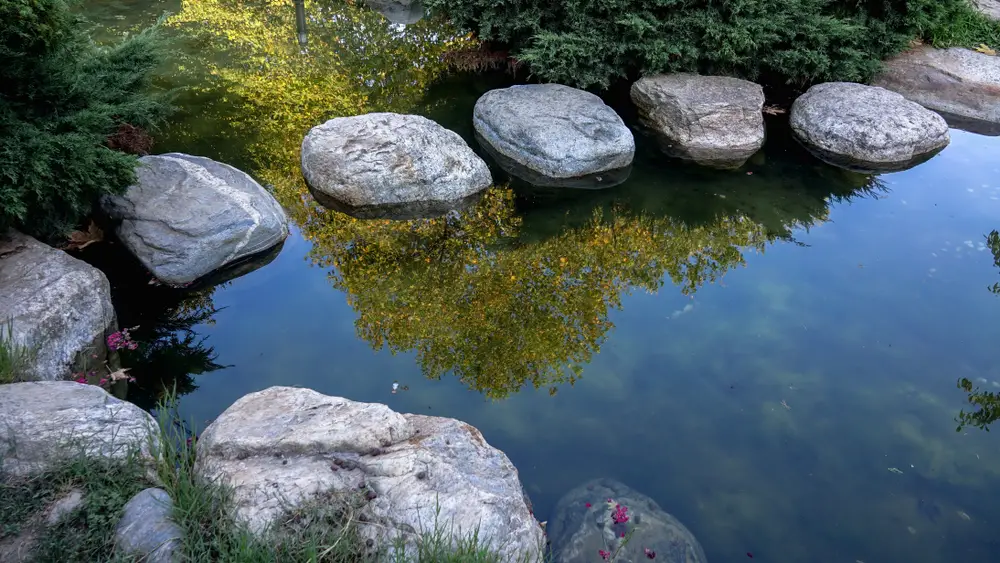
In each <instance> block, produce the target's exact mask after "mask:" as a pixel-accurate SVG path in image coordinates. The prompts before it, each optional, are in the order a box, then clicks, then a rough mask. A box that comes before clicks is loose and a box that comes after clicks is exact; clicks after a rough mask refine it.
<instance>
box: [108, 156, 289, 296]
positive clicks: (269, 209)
mask: <svg viewBox="0 0 1000 563" xmlns="http://www.w3.org/2000/svg"><path fill="white" fill-rule="evenodd" d="M136 175H137V176H138V181H137V182H136V184H135V185H133V186H131V187H130V188H129V189H128V191H127V192H126V193H125V194H124V195H121V196H107V197H105V198H103V200H102V207H103V209H104V211H105V213H107V214H108V216H109V217H110V218H111V219H113V220H115V221H118V222H119V224H118V227H117V234H118V238H119V239H121V241H122V242H123V243H124V244H125V246H126V247H127V248H128V249H129V250H130V251H131V252H132V254H134V255H135V256H136V258H138V259H139V261H140V262H142V264H143V266H145V267H146V269H147V270H149V271H150V273H152V274H153V276H155V277H156V279H158V280H160V281H161V282H163V283H165V284H168V285H175V286H176V285H185V284H189V283H191V282H194V281H195V280H197V279H199V278H201V277H202V276H205V275H207V274H209V273H211V272H214V271H216V270H218V269H220V268H222V267H224V266H229V265H231V264H236V263H238V262H240V261H241V260H243V259H246V258H249V257H252V256H255V255H256V254H259V253H261V252H264V251H266V250H269V249H271V248H273V247H274V246H277V245H278V244H280V243H281V242H283V241H284V240H285V237H287V236H288V219H287V218H286V217H285V211H284V210H283V209H282V208H281V205H279V204H278V202H277V200H275V199H274V196H272V195H271V194H270V193H269V192H268V191H267V190H266V189H264V187H263V186H261V185H260V184H258V183H257V181H256V180H254V179H253V178H251V177H250V176H249V175H247V174H246V173H244V172H242V171H240V170H237V169H236V168H233V167H232V166H229V165H228V164H223V163H221V162H216V161H214V160H211V159H208V158H203V157H200V156H191V155H187V154H182V153H169V154H161V155H155V156H144V157H142V158H140V159H139V167H138V168H137V169H136Z"/></svg>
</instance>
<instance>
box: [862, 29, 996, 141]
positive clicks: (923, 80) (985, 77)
mask: <svg viewBox="0 0 1000 563" xmlns="http://www.w3.org/2000/svg"><path fill="white" fill-rule="evenodd" d="M873 84H875V85H876V86H881V87H882V88H886V89H887V90H892V91H893V92H898V93H900V94H902V95H903V96H905V97H906V99H908V100H911V101H914V102H916V103H918V104H920V105H922V106H924V107H927V108H930V109H932V110H934V111H937V112H939V113H941V114H942V115H943V116H944V117H945V119H946V120H947V121H948V123H950V124H951V125H952V126H954V127H957V128H959V129H965V130H968V131H972V132H974V133H980V134H984V135H1000V57H994V56H990V55H986V54H984V53H977V52H976V51H971V50H969V49H960V48H957V47H956V48H952V49H934V48H933V47H920V48H917V49H913V50H911V51H907V52H905V53H902V54H900V55H898V56H896V57H894V58H892V59H890V60H889V61H888V62H886V64H885V68H884V70H883V71H882V73H881V74H879V76H877V77H876V78H875V81H874V82H873Z"/></svg>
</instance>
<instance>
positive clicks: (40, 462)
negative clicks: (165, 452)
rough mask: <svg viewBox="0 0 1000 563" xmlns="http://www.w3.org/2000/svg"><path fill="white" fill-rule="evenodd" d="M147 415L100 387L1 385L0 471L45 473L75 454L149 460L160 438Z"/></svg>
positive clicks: (57, 383)
mask: <svg viewBox="0 0 1000 563" xmlns="http://www.w3.org/2000/svg"><path fill="white" fill-rule="evenodd" d="M159 435H160V434H159V430H158V429H157V426H156V421H155V420H153V417H152V416H150V415H149V413H147V412H146V411H144V410H142V409H140V408H139V407H137V406H135V405H133V404H132V403H127V402H125V401H122V400H120V399H116V398H115V397H112V396H111V395H109V394H108V393H107V392H105V391H104V390H103V389H101V388H100V387H97V386H95V385H86V384H83V383H75V382H72V381H38V382H29V383H11V384H9V385H0V464H2V465H0V469H2V471H3V472H11V473H13V474H15V475H28V474H34V473H38V472H40V471H44V470H45V469H47V468H49V467H51V465H52V464H54V463H58V462H60V461H63V460H66V459H71V458H73V457H75V456H81V455H82V456H84V457H94V458H99V457H112V458H124V457H126V456H128V455H130V454H133V453H139V454H140V455H142V456H144V457H151V451H152V449H151V448H155V447H156V446H157V444H158V440H159Z"/></svg>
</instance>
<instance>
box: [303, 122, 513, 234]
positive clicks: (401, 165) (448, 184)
mask: <svg viewBox="0 0 1000 563" xmlns="http://www.w3.org/2000/svg"><path fill="white" fill-rule="evenodd" d="M302 175H303V176H305V179H306V183H307V184H308V186H309V189H310V190H311V191H312V193H313V195H314V196H315V197H316V200H317V201H319V202H320V203H321V204H323V205H324V206H327V207H331V206H332V207H336V206H337V204H339V205H340V206H344V207H347V208H359V209H360V210H361V211H360V213H361V214H371V215H377V214H378V213H377V210H378V209H379V208H387V207H388V208H398V207H401V206H406V205H408V204H409V205H417V204H419V205H422V206H426V207H427V208H428V209H429V210H430V211H429V212H430V213H434V212H435V211H436V210H439V209H438V208H441V209H445V210H447V208H448V207H449V205H451V204H452V203H454V202H459V201H461V200H464V199H466V198H469V197H471V196H473V195H475V194H477V193H478V192H480V191H482V190H484V189H486V188H488V187H489V186H490V185H491V184H492V183H493V178H492V176H490V171H489V168H488V167H487V166H486V163H485V162H483V161H482V159H480V158H479V157H478V156H476V153H474V152H473V151H472V149H471V148H469V145H467V144H466V143H465V141H464V140H462V137H460V136H459V135H458V133H455V132H454V131H449V130H448V129H445V128H444V127H441V126H440V125H438V124H437V123H435V122H433V121H431V120H430V119H427V118H425V117H421V116H419V115H401V114H398V113H369V114H366V115H356V116H353V117H338V118H336V119H331V120H330V121H327V122H326V123H324V124H322V125H318V126H316V127H313V128H312V129H311V130H310V131H309V134H308V135H306V138H305V140H304V141H303V142H302ZM330 200H332V201H330Z"/></svg>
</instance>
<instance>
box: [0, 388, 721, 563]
mask: <svg viewBox="0 0 1000 563" xmlns="http://www.w3.org/2000/svg"><path fill="white" fill-rule="evenodd" d="M168 410H169V407H167V406H166V405H164V406H161V409H160V420H159V421H155V420H154V419H153V418H152V417H151V416H150V415H149V414H148V413H146V412H144V411H142V410H141V409H139V408H137V407H135V406H134V405H131V404H129V403H125V402H123V401H120V400H118V399H115V398H114V397H112V396H110V395H108V394H107V393H106V392H105V391H103V390H102V389H100V388H99V387H96V386H91V385H85V384H79V383H75V382H35V383H13V384H8V385H3V386H0V428H3V429H4V431H3V434H0V452H2V454H3V455H2V458H0V459H2V462H3V465H2V466H0V488H2V491H3V493H4V495H3V496H4V498H8V499H12V500H8V501H5V502H17V500H16V499H17V498H19V495H20V496H23V495H24V494H26V493H25V491H26V490H34V493H33V494H34V495H35V496H36V497H38V498H42V499H47V500H46V501H45V502H43V503H41V504H38V503H37V502H36V503H35V505H36V506H34V509H35V510H34V512H33V513H32V514H30V515H27V516H25V515H23V514H22V515H21V516H20V522H17V521H12V522H10V523H7V522H5V527H4V529H5V530H7V529H13V530H14V531H13V532H4V535H3V536H0V553H15V552H18V557H13V558H11V559H10V560H11V561H20V560H21V558H22V557H24V558H25V560H27V559H26V558H27V557H28V555H27V554H28V553H29V552H31V551H33V550H34V549H35V547H36V546H38V545H41V546H42V547H45V546H48V545H49V543H50V541H49V540H47V539H45V538H46V537H48V534H49V533H50V532H49V531H48V530H49V529H51V528H58V527H59V526H60V525H61V524H60V522H61V521H63V520H66V519H73V518H75V519H76V520H79V519H80V514H79V512H80V511H81V510H83V511H84V512H86V510H88V509H89V505H88V504H87V503H88V502H90V501H89V500H87V499H85V498H84V497H85V495H86V494H87V493H88V492H89V490H90V488H91V487H93V486H95V480H96V481H97V482H99V481H101V480H102V479H104V477H102V476H101V472H102V471H111V472H115V471H117V472H118V473H119V478H120V479H125V480H126V481H125V482H119V483H117V484H116V486H117V487H120V488H121V490H131V491H133V492H132V493H131V495H134V497H133V498H131V500H129V498H130V497H131V495H129V496H125V497H121V498H120V501H121V502H122V503H124V501H125V500H129V502H128V503H127V504H124V505H120V506H105V507H102V508H103V510H105V511H106V512H105V513H103V514H101V515H100V517H101V518H105V519H107V518H112V517H113V516H114V515H115V514H120V515H121V519H120V520H118V521H117V524H115V526H114V529H115V532H114V534H115V542H114V543H115V544H117V545H118V548H117V549H118V553H117V556H124V557H126V558H129V557H139V558H142V557H148V558H149V559H147V560H148V561H163V562H170V561H177V560H180V558H181V557H182V552H184V551H185V550H190V549H192V546H191V541H190V540H191V538H185V536H184V534H185V533H190V530H191V529H192V528H196V527H197V525H198V523H196V522H195V523H192V522H190V521H189V520H190V518H191V516H190V514H191V512H192V511H193V512H194V513H199V512H203V511H205V510H214V511H216V512H218V511H219V507H218V506H216V507H215V508H214V509H213V508H212V507H211V503H212V501H213V498H215V497H218V498H217V499H216V500H218V499H224V501H225V503H224V506H225V510H224V511H223V512H224V514H222V515H221V516H220V518H223V519H225V520H226V521H227V522H229V526H230V527H232V528H233V530H235V531H230V530H226V529H223V530H221V531H220V532H219V533H235V534H238V535H246V536H247V537H249V538H255V539H253V540H252V541H264V540H266V541H270V542H277V543H278V544H282V542H287V541H288V537H287V534H288V533H289V531H288V530H287V529H285V528H286V527H287V525H288V522H290V521H295V522H302V521H303V520H305V521H308V520H310V519H313V518H318V521H319V523H320V524H321V525H323V526H327V527H329V529H328V530H327V531H326V532H316V531H315V530H313V532H310V533H320V535H321V536H322V535H324V534H325V535H326V536H332V537H338V538H341V539H343V537H344V535H343V534H347V533H350V534H351V542H353V547H351V549H353V550H355V551H358V553H355V554H354V555H353V556H352V557H349V558H347V559H343V558H338V557H329V558H323V557H321V558H320V559H319V560H321V561H334V560H337V561H367V560H379V561H382V560H392V561H410V560H420V561H473V560H475V561H480V560H481V561H497V562H500V561H519V562H525V563H535V562H540V561H542V559H543V557H544V554H545V553H547V552H548V551H549V550H550V547H549V546H547V540H546V537H545V533H544V529H545V523H540V522H538V521H537V520H536V519H535V518H534V515H533V512H532V509H531V502H530V500H529V499H528V497H527V494H526V493H525V492H524V489H523V487H522V485H521V483H520V481H519V479H518V472H517V469H516V468H514V466H513V464H511V462H510V460H509V459H507V457H506V456H505V455H504V454H503V452H501V451H499V450H497V449H496V448H493V447H492V446H490V445H489V444H488V443H487V442H486V441H485V439H484V437H483V436H482V434H480V433H479V431H478V430H477V429H475V428H474V427H472V426H470V425H468V424H466V423H463V422H461V421H457V420H453V419H446V418H440V417H430V416H420V415H401V414H398V413H396V412H394V411H392V410H390V409H389V408H388V407H386V406H385V405H381V404H372V403H358V402H354V401H350V400H347V399H342V398H339V397H329V396H325V395H321V394H319V393H316V392H315V391H311V390H308V389H297V388H291V387H271V388H269V389H265V390H263V391H260V392H257V393H252V394H250V395H247V396H246V397H243V398H242V399H240V400H239V401H237V402H236V403H235V404H234V405H232V406H231V407H230V408H229V409H228V410H227V411H226V412H224V413H223V414H222V415H221V416H220V417H219V418H218V419H216V420H215V421H213V422H212V424H210V425H209V426H208V427H207V428H206V429H205V431H204V433H202V434H201V435H200V436H196V435H192V436H189V437H187V438H186V439H185V438H184V434H183V433H179V432H177V431H176V430H175V429H174V428H171V426H172V424H173V423H177V422H179V421H177V420H169V419H167V418H165V417H164V414H165V413H166V412H168ZM157 423H159V426H158V425H157ZM89 465H93V466H94V469H93V470H92V473H91V472H90V470H88V469H86V468H87V467H88V466H89ZM57 476H61V477H59V478H58V479H57V478H56V477H57ZM39 479H41V480H55V481H56V482H55V483H53V484H51V487H52V489H51V490H45V491H44V492H43V493H39V490H38V488H39V487H42V489H44V488H45V487H46V486H49V485H46V484H45V483H39V482H38V481H39ZM33 481H34V483H33V484H32V482H33ZM60 481H66V482H60ZM588 487H590V488H593V485H592V484H591V485H585V486H583V487H581V490H586V489H587V488H588ZM620 488H621V489H622V490H623V491H625V490H629V489H627V487H624V486H621V487H620ZM164 489H165V490H164ZM192 489H193V490H195V491H197V492H198V495H195V497H196V498H195V499H194V500H192V498H191V496H192ZM140 490H141V492H139V491H140ZM622 494H623V496H622V500H621V501H620V502H619V503H617V508H616V510H617V511H618V513H619V517H617V518H616V519H615V522H614V525H615V526H614V528H615V537H611V538H603V536H599V537H589V536H588V535H587V532H586V530H588V529H589V528H590V526H583V536H585V537H586V538H587V539H586V540H583V539H581V537H582V536H580V533H578V532H576V531H575V528H574V527H573V526H569V527H567V525H566V524H565V522H564V523H563V524H561V527H560V530H561V532H560V533H562V534H567V535H568V536H567V539H566V542H567V545H566V546H561V545H552V546H551V551H552V552H554V553H555V554H556V559H555V560H556V561H559V562H562V563H575V562H578V561H579V562H583V561H589V560H592V559H593V557H594V556H595V555H597V551H598V550H599V549H602V550H603V549H607V550H609V551H617V550H618V549H620V548H621V547H618V548H616V546H617V545H618V544H620V543H623V542H624V538H626V537H628V538H630V537H631V535H632V534H636V533H639V534H640V536H639V537H640V538H641V543H642V547H641V549H643V550H649V551H658V552H660V553H662V554H663V555H664V556H665V557H661V560H665V561H668V562H670V563H674V562H677V563H680V562H685V563H686V562H690V561H696V562H699V563H704V561H705V558H704V554H703V553H702V551H701V547H700V545H698V542H697V540H696V539H694V536H693V535H692V534H691V533H690V532H688V531H687V529H686V528H684V527H683V525H681V524H679V523H677V522H676V520H674V519H673V517H671V516H669V515H667V514H666V513H664V512H662V510H661V509H660V508H659V507H658V506H657V505H656V504H655V503H654V502H653V501H652V500H650V499H648V498H646V497H642V495H638V493H634V492H631V493H629V495H625V493H622ZM595 495H596V496H599V497H601V498H600V499H598V498H596V497H595ZM637 495H638V496H637ZM626 496H627V497H628V500H626V498H625V497H626ZM171 497H173V500H171ZM577 497H581V492H580V491H572V492H570V494H569V496H568V497H567V499H570V498H571V499H572V500H567V503H568V504H569V505H571V508H568V511H569V513H571V514H572V515H570V514H567V515H564V516H561V517H560V518H561V521H562V520H566V521H569V520H571V519H577V518H579V515H582V514H589V515H590V516H588V518H593V517H594V514H593V513H594V511H595V510H597V509H593V510H592V509H591V506H592V503H591V502H590V501H579V502H578V498H577ZM583 497H588V495H587V494H586V492H584V493H582V497H581V498H583ZM589 497H593V498H591V500H592V501H593V504H597V505H599V506H603V504H602V503H603V502H609V501H610V500H611V497H610V496H608V495H607V494H605V493H604V492H600V491H598V492H593V493H592V494H590V495H589ZM604 497H608V498H606V499H605V498H604ZM635 498H641V499H644V500H642V501H636V502H634V503H633V502H632V500H633V499H635ZM21 500H23V499H21ZM192 502H194V503H209V506H200V505H195V506H192V505H191V503H192ZM626 502H627V503H628V504H626ZM174 503H180V504H181V505H184V506H179V507H175V504H174ZM584 505H586V506H584ZM621 507H625V508H624V509H622V508H621ZM317 510H319V511H326V515H325V517H323V518H319V517H318V516H317V513H316V511H317ZM566 510H567V509H564V512H566ZM628 510H631V513H630V515H631V524H628V522H629V518H628V517H622V515H624V514H625V511H628ZM18 512H19V513H22V512H24V509H23V508H21V509H19V511H18ZM334 512H336V513H338V514H339V515H340V516H339V518H334V519H333V520H329V519H330V517H331V515H332V514H334ZM612 512H614V511H612ZM90 516H91V518H97V516H98V515H94V514H91V515H90ZM15 522H16V524H15ZM663 522H672V523H673V524H670V525H668V526H667V527H666V528H664V527H663V524H662V523H663ZM658 523H659V524H658ZM305 525H306V526H308V524H305ZM608 525H609V526H611V525H612V523H611V522H610V521H609V524H608ZM609 529H610V528H609ZM18 530H20V531H18ZM56 532H59V530H58V529H56V531H55V532H52V533H56ZM105 532H107V530H103V531H99V532H97V533H105ZM334 532H336V533H334ZM618 532H621V534H622V535H621V537H618ZM298 533H301V530H300V531H299V532H298ZM678 533H681V536H678V535H677V534H678ZM275 534H286V537H284V538H276V536H275ZM338 534H339V535H338ZM569 536H572V537H573V538H576V539H573V540H570V539H569ZM679 537H680V538H681V539H682V540H683V542H685V543H686V544H688V545H689V546H690V547H689V548H685V550H688V549H689V550H690V553H695V554H700V555H699V556H698V557H695V558H694V559H692V558H690V557H688V558H682V557H681V555H680V554H681V553H682V552H687V551H685V550H680V551H678V548H677V542H678V538H679ZM328 539H329V538H328ZM580 541H585V542H586V544H587V546H588V548H587V550H586V554H584V553H583V552H581V551H580V548H579V546H576V547H573V548H569V547H568V545H569V544H570V543H573V544H574V545H576V544H577V543H579V542H580ZM638 541H639V540H637V543H638ZM608 542H610V543H608ZM624 543H628V542H624ZM315 547H318V548H322V547H324V546H315ZM564 547H565V549H564ZM107 548H109V546H97V549H107ZM330 549H332V548H330ZM428 549H431V550H433V551H435V552H438V553H437V555H439V556H440V558H437V557H436V556H435V557H433V558H425V557H423V555H424V554H426V553H427V550H428ZM630 549H632V550H635V549H640V548H639V547H637V545H635V546H632V548H630ZM469 550H471V552H475V553H479V554H480V556H481V557H480V558H475V559H470V557H471V556H470V555H469V553H471V552H470V551H469ZM591 552H593V553H591ZM673 552H676V555H677V557H674V556H671V555H669V554H670V553H673ZM338 553H340V552H338ZM463 553H465V555H463ZM415 554H416V555H417V556H418V557H416V558H414V557H413V556H414V555H415ZM7 560H8V559H4V561H7ZM42 560H43V561H45V559H42ZM222 560H226V559H222ZM285 560H287V559H285ZM292 560H294V561H299V560H304V559H301V558H295V559H292Z"/></svg>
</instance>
